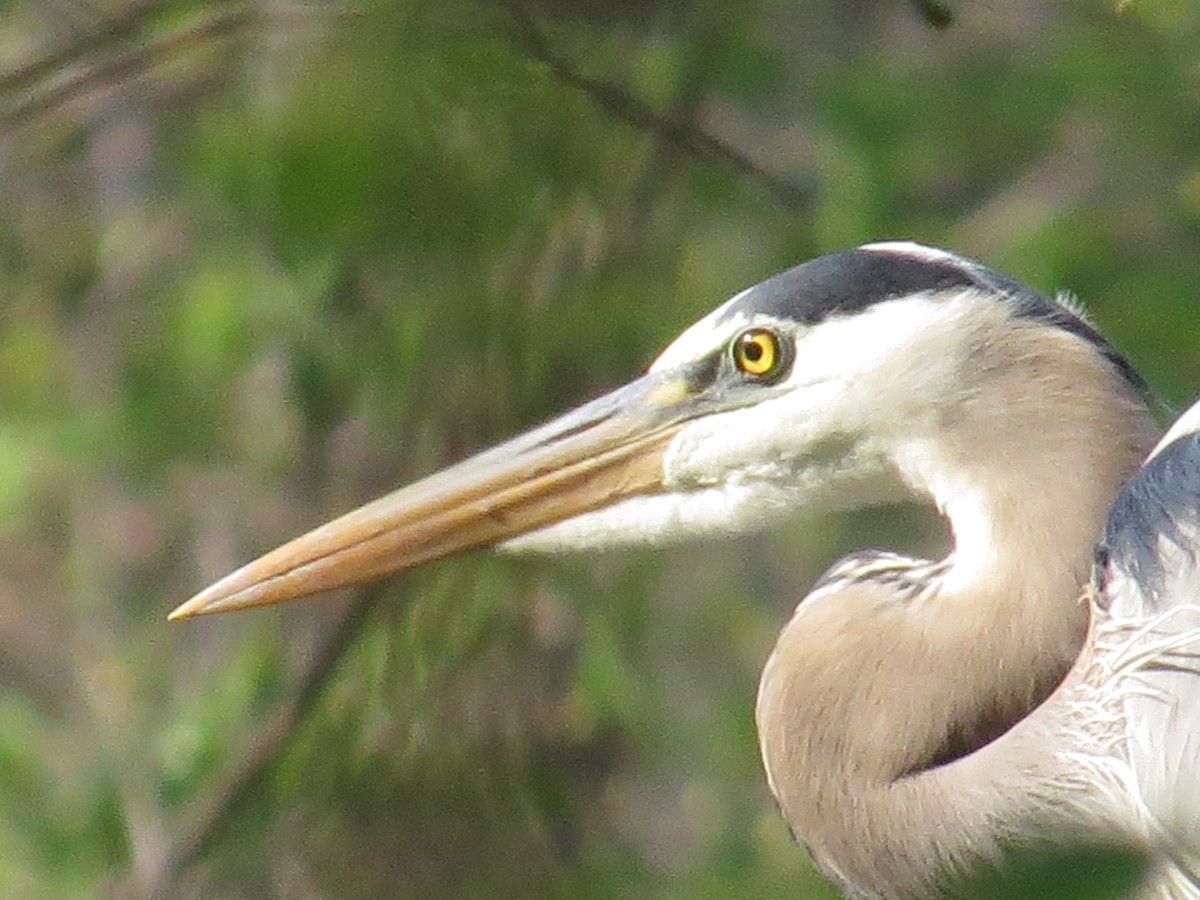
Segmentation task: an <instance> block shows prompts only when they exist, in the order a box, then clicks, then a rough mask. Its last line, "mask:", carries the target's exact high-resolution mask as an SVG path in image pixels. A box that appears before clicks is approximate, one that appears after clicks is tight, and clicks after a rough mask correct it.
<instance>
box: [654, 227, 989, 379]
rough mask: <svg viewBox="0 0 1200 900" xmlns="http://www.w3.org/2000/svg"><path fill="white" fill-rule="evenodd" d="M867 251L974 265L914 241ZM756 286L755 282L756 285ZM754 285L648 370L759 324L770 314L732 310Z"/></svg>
mask: <svg viewBox="0 0 1200 900" xmlns="http://www.w3.org/2000/svg"><path fill="white" fill-rule="evenodd" d="M858 249H859V250H865V251H867V252H869V253H881V254H886V255H889V256H902V257H908V258H910V259H916V260H920V261H922V262H927V263H935V264H938V265H954V266H960V267H963V268H976V267H977V266H976V264H975V263H973V262H971V261H970V260H967V259H964V258H963V257H961V256H957V255H956V254H953V253H949V252H948V251H946V250H939V249H938V248H937V247H928V246H926V245H925V244H918V243H915V242H913V241H879V242H876V243H872V244H864V245H863V246H861V247H859V248H858ZM755 287H757V285H756V286H755ZM755 287H749V288H746V290H744V291H741V292H740V293H738V294H735V295H734V296H733V297H730V298H729V299H728V300H726V301H725V302H724V303H722V304H721V305H720V306H718V307H717V308H716V309H715V310H713V311H712V312H711V313H709V314H708V315H707V316H705V317H704V318H703V319H701V320H700V321H698V322H696V323H695V324H694V325H692V326H691V327H690V328H688V329H687V330H686V331H684V332H683V334H681V335H680V336H679V337H678V338H676V339H675V340H674V341H672V342H671V344H670V346H668V347H667V348H666V349H665V350H664V351H663V352H662V353H661V354H660V355H659V357H658V358H657V359H656V360H655V361H654V362H653V363H652V364H651V366H650V371H651V372H659V371H663V370H666V369H673V368H675V367H677V366H679V365H682V364H684V363H687V362H691V361H692V360H695V359H700V358H701V357H703V356H705V355H706V354H708V353H711V352H712V351H713V350H716V349H717V348H718V347H721V346H722V345H723V344H725V343H726V342H727V341H729V340H730V339H732V337H733V336H734V335H735V334H737V333H738V332H739V331H741V329H743V328H746V327H748V326H750V325H758V324H762V323H763V322H764V321H767V320H769V318H770V317H767V316H764V317H762V318H761V319H758V318H755V317H754V316H753V315H752V314H749V313H747V312H746V311H744V310H738V311H732V310H731V308H732V307H734V306H736V305H737V303H738V301H740V300H742V299H743V298H745V297H746V296H747V295H748V294H750V293H751V292H752V291H754V290H755Z"/></svg>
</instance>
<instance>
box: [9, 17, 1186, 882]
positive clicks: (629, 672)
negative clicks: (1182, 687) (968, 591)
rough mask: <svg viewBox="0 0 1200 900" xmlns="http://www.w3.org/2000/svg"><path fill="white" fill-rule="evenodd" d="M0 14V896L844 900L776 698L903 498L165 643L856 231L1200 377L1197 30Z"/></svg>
mask: <svg viewBox="0 0 1200 900" xmlns="http://www.w3.org/2000/svg"><path fill="white" fill-rule="evenodd" d="M0 9H2V10H3V19H2V20H0V167H2V175H3V177H2V178H0V198H2V203H3V210H4V215H3V216H2V217H0V283H2V284H3V287H4V298H5V300H4V302H3V303H2V304H0V560H2V565H0V673H2V681H0V687H2V689H0V773H2V776H0V884H3V885H4V886H5V890H4V892H5V894H6V895H9V896H21V897H29V898H38V897H47V898H63V897H75V896H78V897H84V896H97V895H100V896H114V897H115V896H121V897H125V896H129V897H149V896H161V897H182V898H186V897H209V896H214V897H216V896H219V897H231V898H237V897H246V898H250V897H256V898H257V897H279V898H307V897H345V898H353V897H384V896H410V895H411V896H454V897H475V896H479V897H483V896H487V897H497V896H512V897H528V896H551V897H554V896H584V897H645V896H655V897H664V898H671V897H680V898H684V897H687V898H691V897H703V896H720V897H754V898H769V897H785V896H786V897H790V898H794V897H798V896H804V897H814V898H816V897H831V896H833V893H832V891H831V889H829V888H828V887H827V886H825V885H824V882H823V881H822V880H821V879H820V878H819V877H818V876H816V875H815V874H813V873H812V872H811V871H810V869H809V866H808V863H807V862H806V859H805V856H804V854H803V852H802V851H801V850H799V849H797V848H796V847H795V846H794V845H793V844H792V842H791V839H790V837H789V836H788V834H787V830H786V828H785V827H784V825H783V824H782V822H781V821H780V820H779V818H778V816H777V814H776V812H775V810H774V807H773V805H772V803H771V801H770V799H769V796H768V793H767V790H766V787H765V783H764V779H763V777H762V776H761V774H760V771H759V763H758V754H757V751H756V748H755V738H754V733H753V722H752V706H753V696H754V689H755V683H756V678H757V672H758V669H759V667H760V666H761V663H762V661H763V660H764V659H765V657H766V654H767V652H768V650H769V648H770V645H771V642H772V639H773V636H774V634H775V633H776V631H777V630H778V628H779V626H780V624H781V623H782V621H783V619H784V617H785V616H786V614H787V612H788V610H789V609H790V607H791V606H792V604H794V602H795V600H796V599H797V598H798V597H800V596H801V595H802V594H803V592H804V591H805V590H806V588H807V586H808V584H809V583H811V581H812V579H813V578H814V577H816V575H817V574H818V573H819V572H820V570H821V569H823V568H824V566H825V565H826V564H827V563H828V562H829V561H830V560H832V559H833V558H834V557H836V556H837V555H838V554H840V553H842V552H845V551H847V550H849V549H851V548H854V547H858V546H862V545H864V544H874V545H883V546H898V547H903V548H905V549H909V550H916V551H926V552H933V551H931V549H930V548H935V547H936V546H937V544H938V542H940V541H942V540H944V538H942V537H941V536H940V533H939V528H938V526H937V523H936V521H935V520H934V519H933V517H932V516H930V515H929V514H927V513H919V512H913V511H910V510H883V511H875V512H865V513H860V514H856V515H845V516H839V517H830V518H826V519H822V520H821V521H820V522H800V523H797V524H795V525H792V526H789V527H787V528H784V529H780V530H778V531H776V532H774V533H772V534H770V535H768V536H767V537H766V538H765V539H758V540H746V541H739V542H733V543H730V544H718V545H713V546H705V547H702V548H678V549H672V550H669V551H667V550H664V551H662V552H642V553H630V554H620V555H616V554H614V555H613V556H611V557H604V558H598V559H591V560H574V561H569V560H568V561H561V560H559V561H529V560H526V561H520V560H509V559H495V558H488V557H476V558H469V559H464V560H460V561H455V562H450V563H446V564H442V565H438V566H435V567H432V568H431V569H430V570H429V571H428V572H424V573H418V574H416V575H414V576H411V577H406V578H403V579H397V580H395V582H394V583H392V584H388V585H386V586H385V587H383V588H381V589H380V590H379V591H377V592H376V593H375V594H374V595H372V597H373V599H370V600H367V599H360V600H359V601H357V602H359V603H360V604H363V605H361V606H358V607H355V606H354V605H353V604H354V603H355V602H356V601H355V600H354V599H342V600H337V599H326V600H319V601H313V602H311V603H308V604H300V605H297V606H294V607H291V608H289V609H286V610H282V611H279V612H264V613H255V614H247V615H241V616H235V617H231V618H230V619H228V620H224V621H222V620H206V621H202V622H200V623H196V624H188V625H186V626H168V625H167V623H166V622H165V614H166V613H167V612H168V611H169V610H170V609H171V608H172V607H173V606H174V605H175V604H176V603H177V602H179V601H181V600H183V599H185V597H186V595H188V594H189V593H191V592H192V591H193V590H195V589H197V588H199V587H201V586H203V585H204V584H206V583H207V582H208V581H210V580H212V579H214V578H215V577H217V576H219V575H221V574H223V573H224V572H226V571H228V570H230V569H232V568H234V567H235V566H236V565H237V564H239V563H240V562H242V561H244V560H245V559H247V558H249V557H251V556H253V555H255V554H256V553H258V552H259V551H262V550H265V549H267V548H268V547H270V546H272V545H273V544H275V543H276V542H278V541H280V540H282V539H284V538H286V537H288V536H291V535H292V534H294V533H297V532H299V531H300V530H302V529H303V528H305V527H307V526H310V525H312V524H314V523H316V522H318V521H320V520H322V519H324V518H325V517H327V516H329V515H331V514H333V513H336V512H338V511H341V510H343V509H345V508H347V507H349V506H350V505H353V504H355V503H357V502H359V501H361V500H363V499H365V498H367V497H369V496H371V495H372V494H373V493H375V492H377V491H380V490H383V489H386V488H388V487H390V486H392V485H395V484H398V483H401V482H404V481H407V480H409V479H411V478H413V477H415V476H417V475H419V474H422V473H424V472H427V471H429V470H431V469H433V468H434V467H436V466H438V465H440V464H443V463H445V462H448V461H450V460H452V459H455V458H458V457H461V456H462V455H464V454H465V453H467V452H469V451H470V450H472V449H475V448H478V447H481V446H483V445H485V444H487V443H488V442H490V441H493V440H496V439H498V438H501V437H503V436H504V435H506V434H509V433H511V432H514V431H516V430H517V429H519V428H521V427H523V426H525V425H528V424H531V423H533V422H535V421H536V420H538V419H539V418H542V417H545V416H547V415H549V414H550V413H552V412H554V411H556V410H558V409H560V408H563V407H564V406H566V405H567V404H570V403H574V402H577V401H580V400H582V399H585V398H586V397H588V396H589V395H592V394H594V393H596V392H598V391H600V390H602V389H604V388H606V387H608V386H611V385H614V384H616V383H618V382H620V381H621V380H623V379H625V378H627V377H628V376H630V375H631V374H633V373H634V372H636V371H637V370H638V369H639V368H641V367H642V366H644V365H645V363H646V362H647V361H648V360H649V359H650V358H651V357H652V356H653V354H654V353H655V351H656V349H658V348H659V347H661V346H662V345H663V344H664V343H665V342H666V341H667V340H668V339H669V338H670V337H671V336H672V335H673V334H674V333H675V332H677V331H678V330H679V329H680V328H681V327H682V326H684V325H685V324H686V323H688V322H689V321H690V320H691V319H693V318H695V317H696V316H698V315H699V314H701V313H703V312H705V311H706V310H707V309H709V308H710V307H711V306H713V305H714V304H715V303H716V302H718V301H719V300H721V299H722V298H724V297H726V296H728V295H729V294H730V293H732V292H733V291H735V290H737V289H740V288H741V287H744V286H746V285H748V284H751V283H753V282H755V281H757V280H759V279H761V278H762V277H764V276H766V275H767V274H770V273H771V272H773V271H776V270H778V269H781V268H784V267H786V266H789V265H792V264H794V263H796V262H798V261H800V260H802V259H805V258H807V257H810V256H813V255H816V254H818V253H820V252H822V251H825V250H829V249H834V248H839V247H843V246H846V245H853V244H858V243H861V242H864V241H867V240H871V239H881V238H889V237H914V238H917V239H921V240H924V241H928V242H931V243H936V244H940V245H944V246H948V247H951V248H954V249H956V250H959V251H962V252H965V253H968V254H971V255H975V256H978V257H980V258H982V259H984V260H986V261H987V262H989V263H991V264H993V265H995V266H996V267H998V268H1000V269H1002V270H1005V271H1008V272H1010V273H1012V274H1013V275H1016V276H1017V277H1020V278H1022V279H1024V280H1026V281H1028V282H1030V283H1032V284H1035V285H1038V286H1040V287H1042V288H1044V289H1046V290H1063V289H1070V290H1072V291H1074V292H1076V293H1077V294H1078V295H1079V296H1080V297H1081V298H1082V300H1083V301H1084V303H1085V304H1086V306H1087V307H1088V308H1089V309H1090V310H1091V311H1092V313H1093V315H1094V317H1095V319H1096V321H1097V323H1098V324H1099V326H1100V327H1101V329H1102V330H1103V331H1104V332H1105V333H1106V334H1108V335H1110V336H1111V338H1112V339H1113V340H1114V342H1115V343H1116V344H1117V345H1118V346H1119V347H1120V348H1121V349H1123V350H1124V351H1126V352H1127V353H1128V355H1129V356H1130V357H1131V358H1132V359H1133V360H1134V362H1135V364H1136V365H1138V366H1139V367H1140V369H1141V370H1142V371H1143V373H1144V374H1145V375H1146V376H1147V378H1148V380H1149V381H1150V382H1151V383H1152V384H1153V385H1154V386H1155V388H1156V389H1157V390H1159V391H1160V392H1161V394H1162V395H1163V396H1164V397H1165V398H1166V400H1167V401H1168V403H1170V404H1174V405H1180V404H1183V403H1185V402H1187V401H1188V400H1189V399H1190V398H1191V396H1192V394H1193V392H1194V391H1195V386H1196V385H1197V384H1198V383H1200V354H1198V353H1197V352H1196V349H1195V348H1196V346H1197V343H1196V342H1197V337H1198V335H1200V313H1198V312H1197V310H1198V309H1200V306H1197V304H1196V300H1195V296H1194V292H1195V286H1196V285H1197V284H1200V253H1198V252H1197V249H1198V247H1200V152H1198V151H1200V139H1198V135H1197V132H1196V128H1195V123H1196V117H1197V109H1198V108H1200V6H1197V4H1195V2H1194V0H1142V2H1139V3H1137V4H1128V3H1122V4H1120V5H1118V4H1115V3H1113V2H1110V0H1003V2H995V3H986V4H984V3H962V4H958V5H950V6H947V5H945V4H942V3H940V2H919V3H913V4H905V3H903V2H899V0H855V2H852V3H832V2H826V3H817V2H804V3H795V2H785V0H754V2H750V3H744V4H719V3H715V2H711V0H649V2H645V0H643V2H635V0H623V2H619V3H611V2H601V0H531V2H530V3H529V4H528V5H524V6H522V5H520V4H519V3H518V2H517V0H504V2H497V0H448V2H444V3H438V4H433V3H422V2H416V0H411V2H409V0H362V2H353V3H349V4H347V3H327V4H326V3H320V2H310V3H305V4H290V3H288V2H278V3H276V2H269V0H262V2H240V0H235V2H228V0H220V2H218V0H211V2H202V0H108V2H105V3H99V2H95V0H56V2H54V3H43V2H35V0H8V2H5V3H3V5H2V6H0ZM922 535H924V536H922ZM356 609H357V610H358V612H357V613H355V612H354V610H356ZM348 616H349V617H350V618H347V617H348ZM355 616H357V618H355ZM359 625H361V626H362V627H361V628H360V627H359Z"/></svg>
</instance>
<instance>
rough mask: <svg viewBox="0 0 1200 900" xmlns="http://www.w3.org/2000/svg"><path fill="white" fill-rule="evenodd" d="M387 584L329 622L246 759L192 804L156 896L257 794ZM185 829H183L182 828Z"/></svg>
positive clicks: (172, 887)
mask: <svg viewBox="0 0 1200 900" xmlns="http://www.w3.org/2000/svg"><path fill="white" fill-rule="evenodd" d="M387 590H388V584H387V583H386V582H377V583H375V584H372V585H368V586H366V587H364V588H362V589H360V590H359V591H357V592H356V593H355V595H354V596H353V597H352V598H351V600H350V601H349V603H348V604H347V607H346V609H345V610H344V611H343V612H342V613H341V615H340V616H339V617H338V618H337V620H336V621H335V623H334V624H333V625H332V626H331V627H330V629H329V631H328V633H327V634H326V636H325V637H324V639H323V640H321V641H320V642H319V643H318V645H317V647H316V648H315V650H314V651H313V653H312V654H311V655H310V656H309V657H308V659H309V662H308V665H307V666H306V667H305V668H304V670H303V672H302V673H301V675H300V677H299V678H298V679H297V682H296V686H295V688H294V689H293V690H292V691H291V692H290V693H289V694H288V695H287V696H286V697H285V698H284V699H283V700H281V701H280V703H279V705H278V707H277V708H276V710H275V712H274V714H273V715H272V716H271V718H270V720H269V721H268V722H267V725H266V726H265V727H264V728H263V729H262V731H261V732H259V734H258V736H257V737H256V738H255V739H254V741H253V742H252V744H251V745H250V747H249V749H248V750H247V751H246V753H245V754H244V756H243V757H242V759H241V761H240V762H239V763H237V764H236V765H235V766H234V767H233V768H232V769H231V770H230V771H229V772H227V773H226V774H225V777H224V778H222V779H220V780H219V781H218V782H217V783H216V784H215V786H214V787H213V788H212V790H211V792H210V794H209V796H208V798H206V799H204V800H200V801H197V802H196V803H194V804H193V805H192V807H191V808H192V809H193V810H198V812H195V813H194V814H193V815H194V820H193V822H192V823H191V825H190V827H188V828H187V829H186V834H187V836H186V837H184V838H182V839H180V840H179V841H177V842H176V843H175V846H174V848H173V852H172V854H171V856H170V857H168V859H167V861H166V864H165V865H164V866H163V870H162V872H161V874H160V876H159V877H158V879H157V882H156V883H155V884H153V885H152V886H151V887H150V890H148V891H147V893H148V895H149V896H151V897H164V898H165V897H173V896H176V895H177V893H178V890H177V889H178V885H179V884H180V882H181V881H182V879H183V876H184V875H185V874H186V873H187V871H188V870H189V869H190V868H191V867H192V866H193V865H194V864H195V863H196V862H197V861H198V860H199V859H200V858H201V857H202V856H203V855H204V853H205V851H206V850H207V849H208V848H209V847H211V846H212V844H213V843H214V842H216V841H217V840H219V839H220V837H221V835H222V834H223V833H224V832H225V830H226V828H228V826H229V824H230V822H232V821H233V819H234V817H235V816H236V814H237V813H238V811H239V810H240V809H241V808H242V805H243V804H244V803H246V802H247V801H248V800H249V799H250V798H251V797H252V796H253V794H254V790H255V789H256V788H257V787H258V786H259V785H260V784H261V783H262V781H263V779H264V778H266V777H267V776H268V775H269V773H270V771H271V769H272V768H273V767H274V766H275V764H276V763H277V762H278V761H279V759H280V757H282V755H283V754H284V752H285V751H286V750H287V747H288V744H289V741H290V739H291V738H292V736H293V735H294V734H295V733H296V728H297V726H298V725H299V724H300V723H301V722H303V721H304V719H305V718H306V717H307V716H308V714H309V713H311V712H312V711H313V709H314V708H315V707H316V704H317V702H318V701H319V700H320V699H321V695H322V694H323V693H324V691H325V688H326V686H327V685H328V684H329V681H330V679H331V678H332V677H333V675H334V673H335V672H336V671H337V668H338V664H339V663H340V662H341V661H342V658H343V657H344V656H345V655H346V653H347V651H348V650H349V649H350V648H351V647H352V646H353V645H354V642H355V641H356V640H357V639H358V636H359V634H360V633H361V632H362V630H363V627H364V626H365V625H366V623H367V622H368V621H369V619H370V617H371V614H372V613H373V612H374V610H375V607H376V606H377V605H378V604H379V601H380V599H381V598H382V597H383V596H384V595H385V594H386V593H387ZM181 830H183V829H181Z"/></svg>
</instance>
